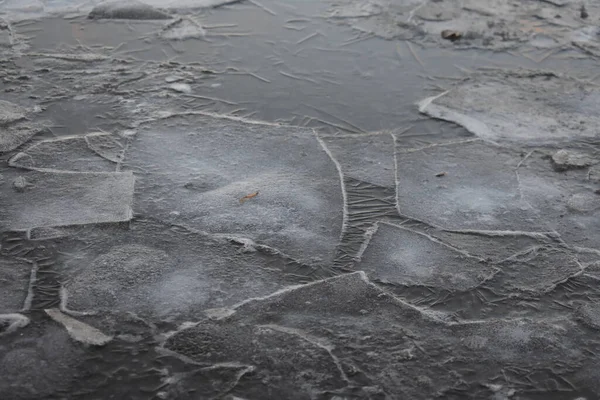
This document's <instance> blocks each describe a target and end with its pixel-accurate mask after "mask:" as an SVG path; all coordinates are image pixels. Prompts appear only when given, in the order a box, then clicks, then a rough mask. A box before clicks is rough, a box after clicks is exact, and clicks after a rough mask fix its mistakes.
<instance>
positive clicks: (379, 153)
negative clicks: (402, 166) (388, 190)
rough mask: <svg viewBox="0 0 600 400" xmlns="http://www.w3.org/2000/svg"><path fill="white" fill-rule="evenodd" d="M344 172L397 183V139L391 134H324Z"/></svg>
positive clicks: (390, 184) (388, 184) (371, 180)
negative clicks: (395, 152)
mask: <svg viewBox="0 0 600 400" xmlns="http://www.w3.org/2000/svg"><path fill="white" fill-rule="evenodd" d="M322 139H323V141H324V142H325V144H326V145H327V148H328V149H329V150H330V151H331V153H332V154H333V156H334V157H335V159H336V160H338V162H339V163H340V166H341V167H342V171H343V172H344V176H345V177H347V178H354V179H358V180H360V181H364V182H369V183H373V184H376V185H379V186H384V187H394V185H395V179H394V176H395V168H394V139H393V138H392V136H391V135H390V134H387V133H383V132H382V133H381V134H370V135H342V136H323V137H322Z"/></svg>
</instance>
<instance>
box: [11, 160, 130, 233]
mask: <svg viewBox="0 0 600 400" xmlns="http://www.w3.org/2000/svg"><path fill="white" fill-rule="evenodd" d="M134 181H135V179H134V177H133V174H132V173H131V172H124V173H111V172H107V173H102V172H94V173H92V172H89V173H85V172H37V171H32V172H27V173H23V174H22V175H19V176H17V177H16V178H15V179H14V180H13V181H12V182H11V181H10V180H8V179H4V180H3V181H2V182H1V184H0V187H1V188H2V189H1V191H2V193H3V195H2V197H0V224H1V225H2V228H4V229H12V230H28V229H31V228H36V227H51V226H65V225H80V224H91V223H102V222H120V221H128V220H129V219H130V218H131V216H132V209H131V204H132V201H133V189H134Z"/></svg>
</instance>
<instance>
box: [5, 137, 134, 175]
mask: <svg viewBox="0 0 600 400" xmlns="http://www.w3.org/2000/svg"><path fill="white" fill-rule="evenodd" d="M123 149H124V146H123V144H121V143H119V142H118V141H117V140H116V138H115V137H114V136H113V135H111V134H108V133H92V134H88V135H85V136H63V137H59V138H55V139H47V140H42V141H39V142H36V143H35V144H33V145H32V146H30V147H29V148H27V149H25V150H23V151H22V152H20V153H17V154H15V155H14V156H13V157H12V158H11V159H10V160H9V165H10V166H12V167H19V168H26V169H31V170H53V171H77V172H110V171H114V170H115V163H118V162H119V160H120V158H121V155H122V152H123Z"/></svg>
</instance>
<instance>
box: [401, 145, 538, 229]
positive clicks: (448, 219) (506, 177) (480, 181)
mask: <svg viewBox="0 0 600 400" xmlns="http://www.w3.org/2000/svg"><path fill="white" fill-rule="evenodd" d="M396 158H397V174H398V184H397V187H396V190H397V198H398V210H399V212H400V214H401V215H404V216H407V217H410V218H414V219H416V220H419V221H423V222H426V223H428V224H431V225H435V226H438V227H442V228H447V229H454V230H469V229H479V230H500V231H503V230H515V231H519V230H520V231H540V230H543V229H542V228H541V226H540V223H539V222H538V221H537V215H536V213H535V211H534V210H533V209H532V206H531V205H530V204H528V203H527V202H526V201H525V200H524V199H523V198H522V194H521V191H520V186H519V177H518V175H517V174H516V167H517V166H518V164H519V161H520V160H521V158H520V157H519V155H518V154H515V153H513V152H512V151H509V150H506V149H504V148H501V147H497V146H494V145H490V144H487V143H485V142H483V141H481V140H463V141H454V142H443V143H436V144H432V145H430V146H424V147H423V148H417V149H408V150H407V149H398V151H397V154H396Z"/></svg>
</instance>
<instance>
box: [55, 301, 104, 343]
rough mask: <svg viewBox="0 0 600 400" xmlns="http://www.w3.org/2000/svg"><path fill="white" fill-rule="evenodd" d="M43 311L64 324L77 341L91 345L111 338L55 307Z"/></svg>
mask: <svg viewBox="0 0 600 400" xmlns="http://www.w3.org/2000/svg"><path fill="white" fill-rule="evenodd" d="M45 311H46V314H48V315H49V316H50V318H52V319H53V320H54V321H56V322H58V323H59V324H61V325H62V326H64V327H65V329H66V330H67V332H69V335H70V336H71V337H72V338H73V339H74V340H76V341H78V342H81V343H84V344H89V345H92V346H104V345H105V344H107V343H108V342H110V341H111V340H112V337H110V336H107V335H105V334H104V333H102V332H100V331H99V330H98V329H96V328H94V327H92V326H89V325H88V324H84V323H83V322H81V321H77V320H76V319H75V318H72V317H69V316H68V315H65V314H63V313H61V312H60V311H59V310H57V309H56V308H53V309H48V310H45Z"/></svg>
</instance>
